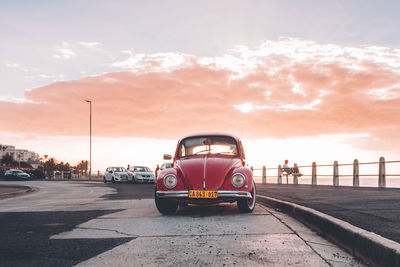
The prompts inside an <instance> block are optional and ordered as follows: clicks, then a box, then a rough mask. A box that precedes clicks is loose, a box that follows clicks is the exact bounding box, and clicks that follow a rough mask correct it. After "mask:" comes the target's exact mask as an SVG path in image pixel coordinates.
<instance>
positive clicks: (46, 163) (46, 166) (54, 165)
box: [1, 154, 89, 175]
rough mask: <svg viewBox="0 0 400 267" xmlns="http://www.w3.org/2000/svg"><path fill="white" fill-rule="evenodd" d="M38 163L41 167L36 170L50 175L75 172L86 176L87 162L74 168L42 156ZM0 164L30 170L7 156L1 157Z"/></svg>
mask: <svg viewBox="0 0 400 267" xmlns="http://www.w3.org/2000/svg"><path fill="white" fill-rule="evenodd" d="M40 161H41V165H40V166H39V168H38V169H41V170H42V171H44V172H45V173H51V172H55V171H64V172H68V171H74V170H76V171H79V172H82V173H85V175H87V172H88V169H89V161H87V160H81V161H79V162H78V164H77V165H76V166H72V165H71V164H70V163H68V162H63V161H61V162H58V161H57V160H56V159H55V158H49V157H48V155H44V157H43V158H40ZM1 163H3V164H5V165H6V166H8V167H21V168H32V166H30V165H29V164H28V163H26V162H17V161H15V160H14V158H13V157H12V156H11V155H8V154H7V155H4V156H3V158H2V159H1Z"/></svg>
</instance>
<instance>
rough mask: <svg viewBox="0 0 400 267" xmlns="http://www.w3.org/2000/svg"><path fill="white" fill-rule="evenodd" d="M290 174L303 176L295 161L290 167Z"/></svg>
mask: <svg viewBox="0 0 400 267" xmlns="http://www.w3.org/2000/svg"><path fill="white" fill-rule="evenodd" d="M292 172H293V173H292V174H293V175H296V176H303V174H302V173H301V172H300V170H299V166H297V163H295V164H294V165H293V168H292Z"/></svg>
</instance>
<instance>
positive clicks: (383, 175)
mask: <svg viewBox="0 0 400 267" xmlns="http://www.w3.org/2000/svg"><path fill="white" fill-rule="evenodd" d="M378 184H379V187H386V168H385V158H384V157H380V158H379V181H378Z"/></svg>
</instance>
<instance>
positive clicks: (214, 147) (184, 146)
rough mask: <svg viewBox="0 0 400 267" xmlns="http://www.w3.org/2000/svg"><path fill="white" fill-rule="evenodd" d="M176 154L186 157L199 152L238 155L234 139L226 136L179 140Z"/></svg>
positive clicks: (199, 153)
mask: <svg viewBox="0 0 400 267" xmlns="http://www.w3.org/2000/svg"><path fill="white" fill-rule="evenodd" d="M178 154H179V156H180V157H187V156H193V155H201V154H213V155H230V156H235V155H238V148H237V144H236V141H235V140H234V139H233V138H231V137H228V136H204V137H189V138H186V139H184V140H182V141H181V143H180V145H179V150H178Z"/></svg>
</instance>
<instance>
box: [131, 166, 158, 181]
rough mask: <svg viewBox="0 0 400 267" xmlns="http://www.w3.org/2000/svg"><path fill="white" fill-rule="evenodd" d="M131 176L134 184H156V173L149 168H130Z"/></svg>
mask: <svg viewBox="0 0 400 267" xmlns="http://www.w3.org/2000/svg"><path fill="white" fill-rule="evenodd" d="M129 176H131V179H132V182H133V183H155V178H154V173H153V172H152V171H151V170H150V168H148V167H144V166H133V167H130V169H129Z"/></svg>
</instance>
